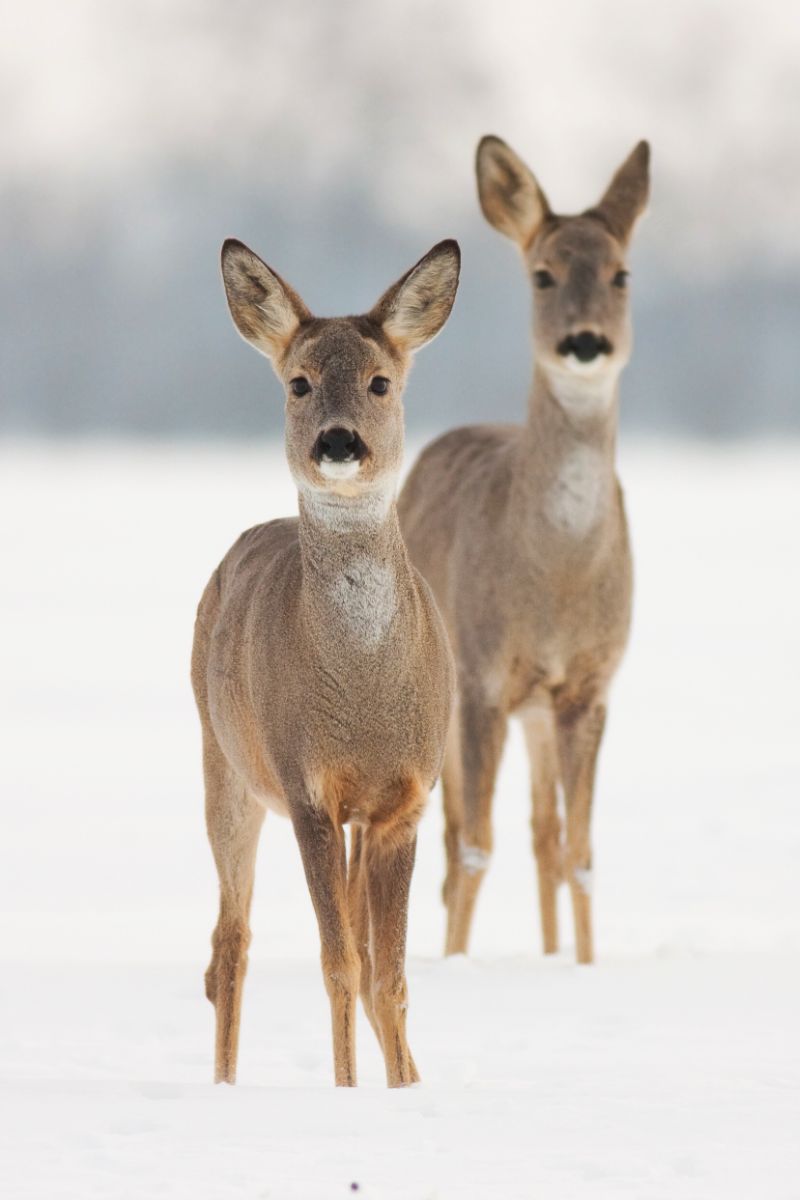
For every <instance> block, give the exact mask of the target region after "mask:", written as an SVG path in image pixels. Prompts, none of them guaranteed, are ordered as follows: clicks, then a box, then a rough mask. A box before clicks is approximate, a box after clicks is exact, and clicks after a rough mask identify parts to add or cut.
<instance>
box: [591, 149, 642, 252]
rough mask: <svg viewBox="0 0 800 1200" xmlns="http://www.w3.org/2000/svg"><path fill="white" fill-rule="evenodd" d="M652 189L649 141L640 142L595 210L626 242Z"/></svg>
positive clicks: (616, 234)
mask: <svg viewBox="0 0 800 1200" xmlns="http://www.w3.org/2000/svg"><path fill="white" fill-rule="evenodd" d="M649 193H650V144H649V142H639V143H638V145H636V146H635V147H634V148H633V150H632V151H631V153H630V154H629V155H628V157H627V158H626V159H625V162H624V163H623V164H622V166H621V167H620V168H619V169H618V171H617V172H616V174H615V175H614V178H613V179H612V180H611V183H610V184H609V185H608V187H607V188H606V191H605V195H604V196H603V199H602V200H601V201H600V203H599V204H598V205H596V206H595V208H594V209H593V210H592V211H593V212H596V213H599V214H600V216H601V217H602V218H603V220H604V221H605V222H606V224H607V225H608V226H609V228H610V229H611V232H612V233H613V234H614V236H615V237H616V238H618V239H619V241H621V242H623V243H624V242H627V241H628V239H629V238H630V236H631V234H632V233H633V227H634V225H635V224H636V221H637V219H638V218H639V217H640V216H641V215H642V213H643V212H644V210H645V208H646V207H647V197H648V195H649Z"/></svg>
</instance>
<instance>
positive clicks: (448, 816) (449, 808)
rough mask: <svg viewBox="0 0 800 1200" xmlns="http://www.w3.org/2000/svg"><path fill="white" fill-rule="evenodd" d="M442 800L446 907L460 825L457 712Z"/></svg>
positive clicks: (445, 764)
mask: <svg viewBox="0 0 800 1200" xmlns="http://www.w3.org/2000/svg"><path fill="white" fill-rule="evenodd" d="M442 799H443V801H444V849H445V856H446V861H447V873H446V875H445V877H444V884H443V885H442V900H443V901H444V904H445V906H446V907H449V905H450V897H451V895H452V894H453V890H454V888H455V886H456V880H457V878H458V872H459V863H460V847H461V829H462V826H463V823H464V818H463V812H464V805H463V796H462V783H461V744H460V740H459V716H458V712H455V713H453V719H452V720H451V722H450V729H449V731H448V734H447V745H446V748H445V753H444V762H443V764H442Z"/></svg>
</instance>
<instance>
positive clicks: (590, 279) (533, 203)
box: [398, 137, 649, 963]
mask: <svg viewBox="0 0 800 1200" xmlns="http://www.w3.org/2000/svg"><path fill="white" fill-rule="evenodd" d="M648 163H649V148H648V145H647V143H646V142H640V143H639V145H637V146H636V148H635V149H634V150H633V152H632V153H631V155H630V157H629V158H628V159H627V160H626V161H625V162H624V163H623V165H622V166H621V167H620V168H619V170H618V171H617V173H616V174H615V176H614V178H613V179H612V181H611V183H610V185H609V187H608V189H607V191H606V193H605V195H604V196H603V198H602V200H601V201H600V203H599V204H597V205H596V206H595V207H593V208H590V209H588V210H587V211H586V212H584V213H582V214H580V215H579V216H557V215H556V214H555V213H553V212H551V210H550V207H549V205H548V203H547V200H546V198H545V195H544V193H543V192H542V190H541V188H540V187H539V185H538V183H537V182H536V180H535V178H534V177H533V175H532V174H531V172H530V171H529V169H528V168H527V166H526V165H525V164H524V163H523V162H522V161H521V160H520V159H519V158H518V157H517V155H516V154H515V153H514V152H513V151H512V150H511V149H510V148H509V147H508V146H507V145H506V144H505V143H504V142H503V141H501V140H500V139H499V138H496V137H485V138H484V139H483V140H482V141H481V143H480V145H479V146H478V153H477V175H478V190H479V195H480V202H481V206H482V208H483V212H484V215H485V216H486V218H487V219H488V220H489V222H490V223H491V224H492V225H494V226H495V228H496V229H498V230H500V231H501V232H502V233H504V234H506V235H507V236H508V237H510V238H512V239H513V240H514V241H515V242H516V243H517V244H518V246H519V248H520V249H521V251H522V257H523V263H524V267H525V270H526V272H527V273H528V274H529V276H530V278H531V281H532V284H533V296H534V314H535V319H534V348H535V355H536V364H535V367H534V373H533V386H532V389H531V394H530V402H529V409H528V420H527V423H526V425H524V426H522V427H520V426H501V425H477V426H472V427H467V428H462V429H455V430H452V431H451V432H450V433H447V434H445V435H444V436H443V437H441V438H439V439H438V440H437V441H435V442H433V443H432V444H431V445H430V446H428V447H427V448H426V449H425V451H424V452H423V453H422V455H421V457H420V459H419V461H418V462H417V464H416V465H415V467H414V469H413V471H412V473H411V475H410V477H409V479H408V482H407V483H406V485H405V488H404V490H403V492H402V494H401V497H400V501H399V505H398V507H399V512H400V520H401V527H402V530H403V534H404V536H405V539H406V545H407V546H408V550H409V553H410V555H411V558H412V561H413V562H414V563H415V564H416V566H417V567H419V569H420V570H421V571H422V573H423V575H424V576H425V578H426V579H427V580H428V582H429V583H430V585H431V587H432V588H433V592H434V595H435V596H436V599H437V601H438V603H439V607H440V609H441V612H442V615H443V617H444V619H445V624H446V626H447V629H448V632H449V634H450V639H451V644H452V648H453V653H454V655H455V659H456V674H457V701H456V716H455V717H454V721H453V726H452V728H451V731H450V735H449V737H448V744H447V750H446V754H445V763H444V768H443V772H442V783H443V788H444V802H445V821H446V833H445V845H446V852H447V876H446V879H445V885H444V900H445V903H446V905H447V942H446V952H447V953H449V954H456V953H463V952H465V951H466V949H467V944H468V939H469V930H470V925H471V921H472V916H473V912H474V906H475V901H476V898H477V894H478V890H479V887H480V884H481V881H482V879H483V876H484V874H485V872H486V868H487V866H488V863H489V857H490V853H491V849H492V831H491V804H492V791H493V788H494V781H495V775H496V772H497V767H498V764H499V760H500V756H501V751H502V747H503V742H504V738H505V731H506V726H507V722H508V718H509V716H510V715H511V714H516V715H518V716H519V717H520V718H521V720H522V722H523V725H524V730H525V736H526V741H527V745H528V750H529V754H530V758H531V769H532V792H533V847H534V853H535V856H536V863H537V868H538V877H539V900H540V908H541V923H542V935H543V941H544V950H545V953H552V952H554V951H555V950H557V948H558V931H557V914H556V889H557V885H558V883H559V882H560V881H561V880H562V879H563V878H564V877H566V879H567V881H568V883H569V886H570V891H571V894H572V904H573V911H574V918H575V939H576V953H577V959H578V961H579V962H582V963H587V962H591V961H592V958H593V948H592V925H591V900H590V892H591V847H590V834H589V826H590V816H591V806H592V792H593V788H594V774H595V762H596V759H597V754H598V750H599V746H600V740H601V737H602V733H603V726H604V722H605V715H606V698H607V693H608V689H609V684H610V682H611V679H612V676H613V675H614V672H615V670H616V667H617V664H618V663H619V661H620V658H621V656H622V653H623V650H624V647H625V643H626V640H627V636H628V627H629V623H630V609H631V557H630V551H629V546H628V533H627V528H626V521H625V512H624V508H623V500H622V492H621V489H620V486H619V483H618V481H617V479H616V476H615V471H614V451H615V441H616V431H617V404H618V385H619V376H620V372H621V370H622V368H623V367H624V365H625V363H626V362H627V360H628V358H629V356H630V350H631V329H630V316H629V307H628V295H627V290H626V284H627V278H628V272H627V269H626V265H625V255H626V250H627V246H628V242H629V239H630V236H631V232H632V230H633V226H634V224H635V222H636V218H637V217H638V216H639V214H640V213H641V212H642V211H643V209H644V207H645V204H646V201H647V193H648ZM559 784H560V786H561V789H562V790H563V798H564V803H565V811H566V839H565V840H566V844H565V846H564V847H563V848H562V844H561V825H560V820H559V815H558V799H557V795H558V788H559Z"/></svg>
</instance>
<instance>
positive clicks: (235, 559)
mask: <svg viewBox="0 0 800 1200" xmlns="http://www.w3.org/2000/svg"><path fill="white" fill-rule="evenodd" d="M222 265H223V277H224V281H225V286H226V291H227V295H228V301H229V304H230V308H231V312H232V315H233V318H234V321H235V323H236V325H237V328H238V329H239V331H240V332H241V333H242V335H243V336H244V337H246V339H247V340H248V341H250V342H251V343H253V344H254V345H255V346H256V347H257V348H258V349H260V350H261V351H262V352H264V353H265V354H267V355H268V356H269V357H270V358H271V360H272V362H273V365H274V367H275V369H276V371H277V373H278V375H279V376H280V378H281V379H282V380H283V381H284V382H285V384H286V385H287V405H286V449H287V457H288V460H289V465H290V467H291V470H292V473H293V475H294V477H295V480H296V482H297V484H298V490H299V493H300V515H299V518H292V519H284V520H278V521H271V522H269V523H268V524H266V525H260V526H258V527H256V528H255V529H251V530H249V531H248V532H247V533H244V534H243V535H242V536H241V537H240V538H239V540H238V541H237V542H236V543H235V545H234V546H233V547H232V548H231V550H230V551H229V552H228V554H227V555H226V557H225V558H224V559H223V561H222V563H221V564H220V566H219V567H218V568H217V570H216V571H215V572H214V574H213V575H212V577H211V580H210V582H209V584H208V586H207V588H206V590H205V592H204V594H203V597H202V599H201V601H200V606H199V609H198V613H197V622H196V629H195V641H194V652H193V661H192V681H193V686H194V691H195V696H196V699H197V705H198V709H199V713H200V719H201V723H202V730H203V761H204V774H205V785H206V817H207V825H208V833H209V838H210V841H211V845H212V849H213V852H214V857H215V860H216V864H217V868H218V872H219V878H220V914H219V921H218V924H217V927H216V929H215V931H214V937H213V947H214V954H213V958H212V961H211V965H210V966H209V969H208V972H207V974H206V989H207V993H208V996H209V999H210V1000H211V1001H212V1002H213V1003H214V1005H215V1009H216V1019H217V1042H216V1070H215V1077H216V1079H217V1080H224V1081H227V1082H229V1083H232V1082H233V1081H234V1079H235V1072H236V1057H237V1044H238V1029H239V1012H240V1007H241V995H242V985H243V980H244V974H245V969H246V963H247V946H248V943H249V940H250V931H249V924H248V916H249V908H250V899H251V895H252V887H253V876H254V869H255V856H256V847H257V843H258V836H259V832H260V828H261V824H262V821H263V819H264V815H265V812H266V810H267V808H273V809H275V810H276V811H278V812H281V813H283V814H285V815H288V816H289V818H290V819H291V821H292V823H293V826H294V829H295V832H296V835H297V839H298V843H299V846H300V851H301V854H302V858H303V864H304V867H305V872H306V877H307V880H308V885H309V890H310V892H311V897H312V901H313V903H314V907H315V911H316V914H317V919H318V923H319V929H320V940H321V944H322V967H323V976H324V980H325V985H326V988H327V990H328V994H329V997H330V1002H331V1014H332V1023H333V1043H334V1073H335V1080H336V1083H337V1084H344V1085H352V1084H354V1083H355V1082H356V1074H355V1041H354V1035H355V1000H356V996H357V995H358V992H359V989H360V991H361V995H362V999H363V1001H364V1005H365V1008H366V1011H367V1014H368V1016H369V1018H370V1021H371V1022H372V1025H373V1027H374V1029H375V1031H376V1034H377V1036H378V1038H379V1041H380V1043H381V1046H382V1048H383V1053H384V1058H385V1061H386V1072H387V1080H388V1082H389V1083H390V1084H391V1085H401V1084H407V1083H411V1082H413V1081H415V1080H416V1079H417V1078H418V1075H417V1072H416V1068H415V1066H414V1062H413V1058H412V1057H411V1054H410V1051H409V1049H408V1045H407V1042H406V1036H405V1010H406V1005H407V992H406V983H405V963H404V960H405V935H406V916H407V906H408V888H409V884H410V878H411V870H412V867H413V861H414V848H415V844H416V825H417V821H418V819H419V816H420V814H421V812H422V809H423V807H424V804H425V802H426V799H427V794H428V792H429V790H430V788H431V787H432V786H433V783H434V781H435V779H436V777H437V775H438V773H439V770H440V767H441V761H442V755H443V750H444V743H445V737H446V731H447V727H448V723H449V720H450V714H451V708H452V698H453V686H454V674H453V665H452V660H451V656H450V652H449V648H448V645H447V639H446V635H445V632H444V628H443V626H442V622H441V619H440V617H439V614H438V611H437V609H436V605H435V603H434V602H433V599H432V596H431V594H430V591H429V588H428V586H427V584H425V582H424V581H423V580H422V578H421V577H420V576H419V575H418V573H417V572H416V570H415V569H414V568H413V567H412V566H411V565H410V562H409V559H408V556H407V554H406V550H405V546H404V544H403V540H402V537H401V535H400V528H399V524H398V519H397V511H396V505H395V488H396V480H397V474H398V471H399V469H400V462H401V457H402V446H403V410H402V401H401V395H402V389H403V384H404V381H405V375H406V372H407V369H408V366H409V363H410V358H411V355H412V353H413V351H414V350H415V349H417V348H418V347H419V346H420V345H422V344H424V343H425V342H426V341H428V340H429V339H430V338H431V337H433V336H435V334H436V333H437V332H438V330H439V329H440V328H441V326H442V325H443V324H444V321H445V320H446V319H447V316H448V314H449V311H450V308H451V306H452V303H453V299H454V297H455V291H456V287H457V282H458V268H459V256H458V247H457V246H456V244H455V243H454V242H443V243H440V245H439V246H437V247H434V249H433V250H432V251H431V252H430V253H429V254H428V255H427V256H426V257H425V258H424V259H422V260H420V262H419V263H418V264H417V266H416V267H415V268H412V270H411V271H410V272H409V273H408V274H407V275H406V276H404V277H403V279H401V280H400V281H399V282H398V283H397V284H396V285H395V286H394V287H393V288H390V289H389V291H388V292H387V293H386V295H385V296H384V297H383V298H382V299H381V300H380V301H379V302H378V304H377V305H376V306H375V307H374V308H373V310H372V311H371V312H370V314H368V315H367V316H365V317H348V318H337V319H331V320H321V319H316V318H313V317H312V316H311V314H310V313H309V312H308V310H307V309H306V307H305V305H303V303H302V301H301V300H300V299H299V298H298V297H297V296H296V294H295V293H294V292H292V291H291V289H290V288H288V287H287V285H286V284H284V283H283V281H282V280H280V278H279V277H278V276H277V275H275V273H274V272H272V271H271V270H270V269H269V268H268V267H267V266H266V265H265V264H264V263H262V262H261V260H260V259H258V258H257V257H256V256H255V255H254V254H253V253H252V252H251V251H249V250H247V248H246V247H244V246H242V245H241V243H238V242H227V243H226V244H225V246H224V247H223V260H222ZM377 376H380V377H383V378H385V379H388V380H389V389H388V391H387V393H386V394H385V395H375V394H372V392H370V390H369V388H370V386H371V381H372V380H374V379H375V378H376V377H377ZM301 377H302V378H303V379H305V380H307V381H308V383H309V385H310V390H309V392H308V393H307V394H305V395H303V396H297V395H294V394H293V387H294V385H293V384H292V381H296V380H297V379H299V378H301ZM335 427H346V428H347V429H348V430H352V431H357V432H358V434H359V435H360V437H361V439H363V443H365V445H366V449H367V453H366V456H365V457H364V458H363V460H361V461H359V462H358V463H355V464H354V463H332V462H326V460H325V458H324V457H323V458H322V459H320V460H319V461H318V460H317V458H316V457H315V446H317V441H318V438H319V435H320V434H323V433H324V432H325V431H330V430H331V429H333V428H335ZM339 468H341V470H340V469H339ZM345 468H346V469H345ZM351 468H352V469H351ZM326 472H327V473H326ZM347 822H350V823H351V825H352V827H353V828H352V847H351V861H350V869H349V872H348V869H347V865H346V862H345V841H344V830H343V827H344V825H345V823H347Z"/></svg>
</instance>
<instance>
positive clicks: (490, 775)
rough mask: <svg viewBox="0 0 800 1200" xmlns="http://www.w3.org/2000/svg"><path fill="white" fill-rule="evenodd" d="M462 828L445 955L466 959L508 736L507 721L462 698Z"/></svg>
mask: <svg viewBox="0 0 800 1200" xmlns="http://www.w3.org/2000/svg"><path fill="white" fill-rule="evenodd" d="M460 714H461V722H460V725H461V728H460V733H459V737H460V743H461V764H462V766H461V769H462V781H463V793H462V795H463V823H462V826H461V830H460V836H459V844H458V868H457V875H456V878H455V881H454V884H453V886H452V887H451V888H450V890H449V895H448V904H447V941H446V944H445V954H466V952H467V947H468V945H469V934H470V928H471V926H472V918H473V915H474V911H475V902H476V900H477V898H478V892H479V890H480V886H481V883H482V882H483V877H484V875H485V874H486V869H487V867H488V865H489V859H490V857H491V853H492V794H493V792H494V783H495V777H496V775H497V768H498V766H499V765H500V756H501V754H502V752H503V743H504V741H505V735H506V723H507V722H506V716H505V713H503V712H501V711H500V710H499V709H498V708H496V707H492V706H491V705H489V704H487V703H485V702H484V701H483V699H482V698H478V697H470V696H462V700H461V708H460Z"/></svg>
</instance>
